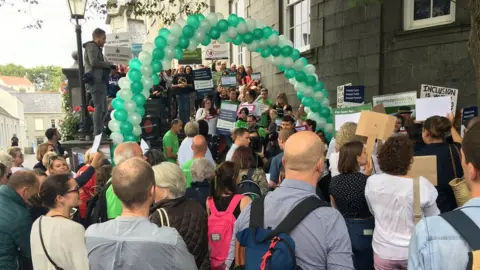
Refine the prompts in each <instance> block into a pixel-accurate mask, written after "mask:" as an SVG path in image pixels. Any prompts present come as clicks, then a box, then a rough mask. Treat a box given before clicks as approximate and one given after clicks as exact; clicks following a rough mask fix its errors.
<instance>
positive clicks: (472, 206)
mask: <svg viewBox="0 0 480 270" xmlns="http://www.w3.org/2000/svg"><path fill="white" fill-rule="evenodd" d="M459 209H461V211H463V212H464V213H465V214H466V215H467V216H468V217H469V218H470V219H472V220H473V222H475V224H477V226H480V198H474V199H471V200H470V201H468V202H467V203H466V204H465V205H464V206H463V207H460V208H459ZM472 237H478V236H473V235H472ZM470 251H471V248H470V246H469V245H468V244H467V242H465V241H464V240H463V238H462V237H461V236H460V235H459V234H458V233H457V231H456V230H455V229H453V227H452V226H451V225H450V224H449V223H448V222H447V221H446V220H444V219H443V218H442V217H440V216H434V217H428V218H425V219H422V220H421V221H420V222H418V224H417V225H416V227H415V231H414V232H413V234H412V238H411V239H410V248H409V256H408V269H415V270H418V269H419V270H423V269H425V270H442V269H445V270H447V269H448V270H450V269H466V267H467V262H468V252H470Z"/></svg>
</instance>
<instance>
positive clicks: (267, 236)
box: [235, 196, 329, 270]
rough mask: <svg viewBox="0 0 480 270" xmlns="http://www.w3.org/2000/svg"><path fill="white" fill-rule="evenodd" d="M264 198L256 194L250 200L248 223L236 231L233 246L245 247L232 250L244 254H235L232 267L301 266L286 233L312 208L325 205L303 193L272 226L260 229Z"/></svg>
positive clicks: (291, 269) (286, 268) (292, 269)
mask: <svg viewBox="0 0 480 270" xmlns="http://www.w3.org/2000/svg"><path fill="white" fill-rule="evenodd" d="M264 200H265V197H260V198H258V199H256V200H254V201H253V202H252V206H251V210H250V224H249V227H248V228H246V229H244V230H242V231H240V232H238V233H237V234H236V237H237V241H238V243H239V244H240V247H238V245H237V248H240V249H241V248H245V252H242V251H237V250H236V252H235V253H236V255H237V256H239V255H240V256H243V254H244V258H237V257H235V262H236V266H235V269H246V270H258V269H260V270H266V269H283V270H296V269H301V268H300V267H299V266H297V262H296V257H295V242H294V241H293V239H292V238H291V237H290V235H289V233H290V232H291V231H292V230H293V229H294V228H295V227H296V226H297V225H298V224H299V223H300V222H301V221H302V220H303V219H304V218H305V217H306V216H308V215H309V214H310V213H311V212H312V211H314V210H315V209H317V208H319V207H324V206H329V205H328V204H327V203H326V202H325V201H322V200H321V199H319V198H318V197H316V196H311V197H307V198H305V199H304V200H303V201H301V202H300V203H299V204H298V205H296V206H295V207H294V208H293V209H292V211H291V212H290V213H288V215H287V216H286V217H285V218H284V219H283V220H282V221H281V222H280V224H279V225H278V227H277V228H275V229H274V230H272V229H270V228H268V229H264V224H263V223H264Z"/></svg>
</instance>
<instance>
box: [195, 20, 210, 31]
mask: <svg viewBox="0 0 480 270" xmlns="http://www.w3.org/2000/svg"><path fill="white" fill-rule="evenodd" d="M210 28H212V25H211V23H210V21H209V20H208V19H207V20H203V21H201V22H200V26H199V27H198V29H200V30H202V31H203V32H205V33H206V32H208V31H210Z"/></svg>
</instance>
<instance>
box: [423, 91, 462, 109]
mask: <svg viewBox="0 0 480 270" xmlns="http://www.w3.org/2000/svg"><path fill="white" fill-rule="evenodd" d="M444 96H450V97H451V104H452V105H451V108H450V111H451V112H453V113H454V114H455V111H456V110H457V100H458V89H455V88H448V87H443V86H435V85H429V84H422V88H421V90H420V98H431V97H444Z"/></svg>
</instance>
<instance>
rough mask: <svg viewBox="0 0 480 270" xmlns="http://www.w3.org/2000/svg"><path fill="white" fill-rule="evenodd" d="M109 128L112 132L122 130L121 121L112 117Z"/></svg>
mask: <svg viewBox="0 0 480 270" xmlns="http://www.w3.org/2000/svg"><path fill="white" fill-rule="evenodd" d="M108 128H109V129H110V131H111V132H119V131H120V122H119V121H117V120H114V119H112V120H110V121H109V122H108Z"/></svg>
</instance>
